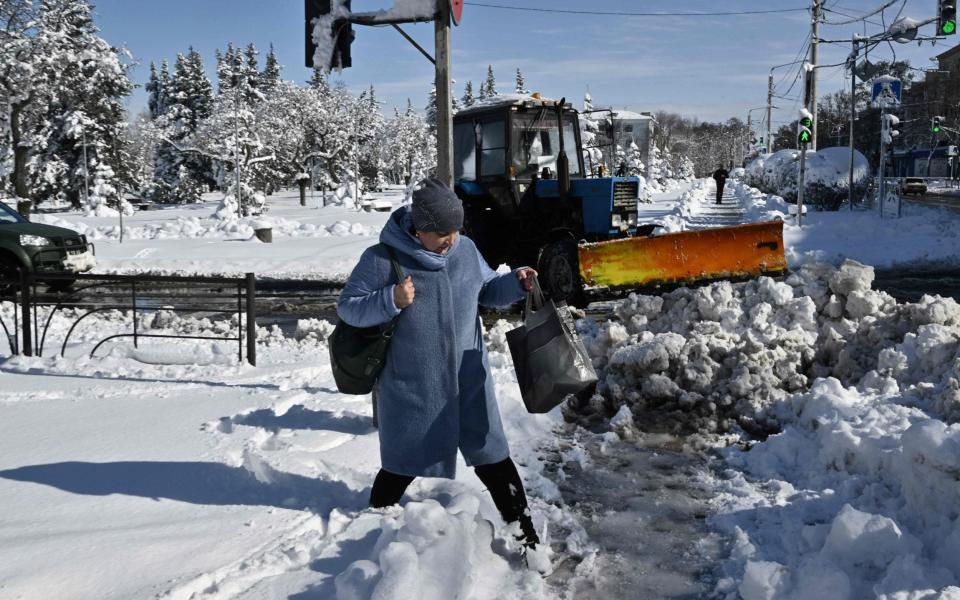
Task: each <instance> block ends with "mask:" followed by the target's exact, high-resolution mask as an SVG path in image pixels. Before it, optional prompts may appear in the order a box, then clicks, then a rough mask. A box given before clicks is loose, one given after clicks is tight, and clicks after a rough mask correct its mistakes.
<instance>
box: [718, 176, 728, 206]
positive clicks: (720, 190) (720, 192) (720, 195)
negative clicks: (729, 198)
mask: <svg viewBox="0 0 960 600" xmlns="http://www.w3.org/2000/svg"><path fill="white" fill-rule="evenodd" d="M726 183H727V182H726V181H718V182H717V204H720V203H722V202H723V186H724V185H726Z"/></svg>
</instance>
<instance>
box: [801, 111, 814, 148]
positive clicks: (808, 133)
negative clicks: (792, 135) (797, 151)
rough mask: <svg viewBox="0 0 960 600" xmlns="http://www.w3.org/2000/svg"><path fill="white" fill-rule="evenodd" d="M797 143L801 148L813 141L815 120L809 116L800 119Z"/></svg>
mask: <svg viewBox="0 0 960 600" xmlns="http://www.w3.org/2000/svg"><path fill="white" fill-rule="evenodd" d="M797 141H798V142H799V143H800V145H801V146H806V145H807V144H809V143H810V142H811V141H813V119H811V118H810V117H809V116H807V115H804V116H802V117H800V127H799V130H798V131H797Z"/></svg>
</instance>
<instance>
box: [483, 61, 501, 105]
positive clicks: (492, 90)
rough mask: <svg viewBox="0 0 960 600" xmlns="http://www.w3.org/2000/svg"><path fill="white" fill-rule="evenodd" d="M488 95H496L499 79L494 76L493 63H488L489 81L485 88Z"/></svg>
mask: <svg viewBox="0 0 960 600" xmlns="http://www.w3.org/2000/svg"><path fill="white" fill-rule="evenodd" d="M485 92H486V96H485V97H490V96H496V95H497V94H498V92H497V79H496V77H494V76H493V65H487V81H486V88H485Z"/></svg>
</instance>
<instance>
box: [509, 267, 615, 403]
mask: <svg viewBox="0 0 960 600" xmlns="http://www.w3.org/2000/svg"><path fill="white" fill-rule="evenodd" d="M507 345H508V346H510V354H511V355H512V356H513V366H514V369H515V370H516V372H517V383H519V384H520V393H521V394H522V395H523V403H524V404H525V405H526V407H527V411H528V412H531V413H545V412H549V411H550V410H552V409H553V408H554V407H555V406H557V405H558V404H560V403H561V402H563V400H564V398H566V397H567V396H569V395H570V394H575V395H580V394H586V393H593V390H594V389H595V388H596V385H597V372H596V371H595V370H594V368H593V363H592V362H591V361H590V356H589V355H588V354H587V349H586V348H585V347H584V345H583V340H581V339H580V334H578V333H577V330H576V328H575V327H574V323H573V316H572V315H571V314H570V308H569V307H568V306H567V305H566V304H565V303H563V302H561V303H559V304H557V303H554V302H553V300H548V301H546V302H544V299H543V292H542V291H541V289H540V284H539V283H538V282H537V280H536V279H534V280H533V291H532V292H530V293H528V294H527V303H526V306H525V308H524V310H523V325H521V326H520V327H517V328H516V329H513V330H511V331H508V332H507Z"/></svg>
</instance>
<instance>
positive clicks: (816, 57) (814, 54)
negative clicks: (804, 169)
mask: <svg viewBox="0 0 960 600" xmlns="http://www.w3.org/2000/svg"><path fill="white" fill-rule="evenodd" d="M821 1H822V0H813V23H812V25H813V31H812V34H811V35H812V37H811V38H810V64H812V65H813V69H811V71H810V75H809V76H810V77H812V78H813V79H811V81H810V106H808V107H807V110H809V111H810V114H812V115H813V127H812V130H813V139H812V140H811V141H810V149H811V150H813V151H814V152H816V151H817V65H818V64H819V61H820V47H819V46H820V3H821Z"/></svg>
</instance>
